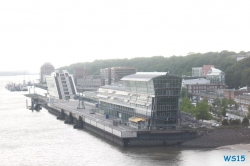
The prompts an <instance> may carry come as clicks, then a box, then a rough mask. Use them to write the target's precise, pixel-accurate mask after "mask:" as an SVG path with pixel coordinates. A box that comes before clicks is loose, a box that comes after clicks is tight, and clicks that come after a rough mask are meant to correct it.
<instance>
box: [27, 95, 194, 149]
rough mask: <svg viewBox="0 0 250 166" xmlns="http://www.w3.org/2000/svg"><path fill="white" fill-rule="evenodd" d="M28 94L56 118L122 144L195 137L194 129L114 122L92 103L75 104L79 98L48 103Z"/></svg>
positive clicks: (176, 141)
mask: <svg viewBox="0 0 250 166" xmlns="http://www.w3.org/2000/svg"><path fill="white" fill-rule="evenodd" d="M25 96H26V97H30V98H31V100H32V101H33V102H32V105H34V108H35V107H36V106H37V105H41V106H42V107H44V108H46V109H47V110H48V111H49V112H50V113H51V114H53V115H55V116H57V119H59V120H64V123H66V124H72V125H73V127H74V128H75V129H84V130H88V131H90V132H92V133H93V134H95V135H97V136H99V137H101V138H104V139H106V140H109V141H111V142H112V143H115V144H118V145H120V146H123V147H134V146H168V145H179V144H182V143H183V142H186V141H188V140H191V139H193V138H195V137H197V132H196V131H182V130H148V129H135V128H132V127H130V126H127V125H125V124H121V123H118V125H113V120H114V118H112V117H109V118H108V119H107V118H106V117H105V116H104V115H102V114H99V113H97V112H92V111H91V110H92V109H97V108H96V107H95V105H94V104H92V103H88V102H84V106H85V109H83V108H81V109H79V108H78V105H79V101H78V100H70V101H61V102H54V103H48V99H47V98H46V97H44V96H40V95H37V94H29V95H25Z"/></svg>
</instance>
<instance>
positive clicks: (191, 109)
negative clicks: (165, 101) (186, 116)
mask: <svg viewBox="0 0 250 166" xmlns="http://www.w3.org/2000/svg"><path fill="white" fill-rule="evenodd" d="M181 111H184V112H187V113H191V114H192V115H193V116H194V115H195V106H194V105H193V104H192V103H191V101H190V100H189V99H188V98H182V101H181Z"/></svg>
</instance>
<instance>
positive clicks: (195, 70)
mask: <svg viewBox="0 0 250 166" xmlns="http://www.w3.org/2000/svg"><path fill="white" fill-rule="evenodd" d="M200 76H202V67H193V68H192V77H200Z"/></svg>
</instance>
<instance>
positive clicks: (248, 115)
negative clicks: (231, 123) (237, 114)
mask: <svg viewBox="0 0 250 166" xmlns="http://www.w3.org/2000/svg"><path fill="white" fill-rule="evenodd" d="M247 110H248V113H247V118H249V119H250V106H248V107H247Z"/></svg>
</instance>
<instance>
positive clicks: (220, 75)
mask: <svg viewBox="0 0 250 166" xmlns="http://www.w3.org/2000/svg"><path fill="white" fill-rule="evenodd" d="M206 79H207V80H210V83H211V84H225V73H224V72H222V71H221V70H219V69H216V68H214V67H211V68H210V70H209V71H208V72H207V75H206Z"/></svg>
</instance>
